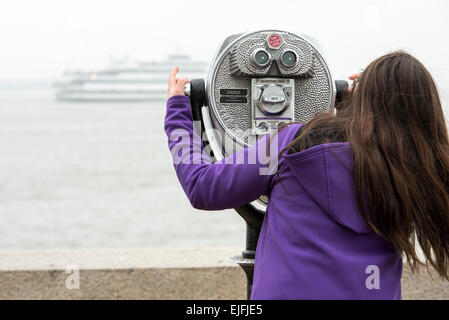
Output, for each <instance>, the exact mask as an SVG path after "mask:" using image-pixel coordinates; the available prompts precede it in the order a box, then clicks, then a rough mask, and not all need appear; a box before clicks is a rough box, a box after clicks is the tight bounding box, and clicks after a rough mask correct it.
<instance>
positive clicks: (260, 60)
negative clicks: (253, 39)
mask: <svg viewBox="0 0 449 320" xmlns="http://www.w3.org/2000/svg"><path fill="white" fill-rule="evenodd" d="M251 61H252V63H253V64H254V65H255V66H256V67H259V68H265V67H266V66H267V65H268V64H269V63H270V61H271V55H270V54H269V53H268V51H266V50H265V49H256V50H254V51H253V53H252V54H251Z"/></svg>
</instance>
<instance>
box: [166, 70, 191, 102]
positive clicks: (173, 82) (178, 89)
mask: <svg viewBox="0 0 449 320" xmlns="http://www.w3.org/2000/svg"><path fill="white" fill-rule="evenodd" d="M178 71H179V67H174V68H173V70H172V71H171V72H170V75H169V76H168V90H167V98H171V97H173V96H183V95H184V86H185V85H186V83H188V82H189V79H187V77H181V78H179V79H178V78H176V74H177V73H178Z"/></svg>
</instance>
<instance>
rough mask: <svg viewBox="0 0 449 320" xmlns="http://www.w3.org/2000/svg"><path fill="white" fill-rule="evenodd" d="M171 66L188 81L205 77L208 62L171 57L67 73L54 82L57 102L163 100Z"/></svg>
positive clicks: (183, 57)
mask: <svg viewBox="0 0 449 320" xmlns="http://www.w3.org/2000/svg"><path fill="white" fill-rule="evenodd" d="M174 66H179V67H180V73H182V74H184V75H188V76H189V78H192V79H193V78H204V77H205V76H206V72H207V63H206V62H203V61H194V60H192V59H191V57H190V56H188V55H179V54H178V55H171V56H169V57H168V59H167V60H165V61H146V62H145V61H142V62H134V63H132V62H129V61H121V62H118V63H114V64H113V65H111V67H109V68H105V69H100V70H96V71H88V72H87V71H66V72H64V74H63V77H62V79H60V80H59V81H57V82H55V83H54V85H55V87H56V99H57V100H60V101H78V102H83V101H86V102H87V101H89V102H114V101H117V102H134V101H135V102H138V101H154V100H162V99H165V98H166V95H167V79H168V74H169V72H170V71H171V70H172V68H173V67H174Z"/></svg>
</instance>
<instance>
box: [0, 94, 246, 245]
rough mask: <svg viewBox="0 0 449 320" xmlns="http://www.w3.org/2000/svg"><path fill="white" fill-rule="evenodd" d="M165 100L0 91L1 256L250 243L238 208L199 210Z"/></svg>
mask: <svg viewBox="0 0 449 320" xmlns="http://www.w3.org/2000/svg"><path fill="white" fill-rule="evenodd" d="M164 115H165V103H164V101H161V102H160V103H128V104H127V103H62V102H56V101H54V99H53V92H52V91H51V90H34V91H26V92H25V91H19V90H17V91H8V92H0V249H72V248H142V247H197V246H240V247H242V248H243V246H244V238H245V226H244V223H243V220H242V219H241V218H240V217H239V216H238V215H237V214H236V213H235V212H234V211H233V210H226V211H221V212H204V211H198V210H195V209H193V208H191V206H190V204H189V202H188V200H187V198H186V196H185V195H184V193H183V191H182V189H181V187H180V185H179V183H178V180H177V178H176V175H175V173H174V170H173V168H172V165H171V159H170V154H169V152H168V148H167V142H166V137H165V133H164V131H163V118H164Z"/></svg>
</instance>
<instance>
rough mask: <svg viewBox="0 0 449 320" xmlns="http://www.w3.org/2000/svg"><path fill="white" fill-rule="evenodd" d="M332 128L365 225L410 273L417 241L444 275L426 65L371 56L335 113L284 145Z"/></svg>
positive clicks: (438, 164) (441, 186) (448, 243)
mask: <svg viewBox="0 0 449 320" xmlns="http://www.w3.org/2000/svg"><path fill="white" fill-rule="evenodd" d="M335 131H338V132H340V135H343V136H344V137H345V139H346V140H347V141H348V142H349V143H350V145H351V149H352V155H353V163H354V168H353V169H354V171H353V174H354V182H355V186H356V190H357V201H358V205H359V209H360V212H361V214H362V215H363V217H364V219H365V221H366V223H367V224H368V225H369V226H371V228H372V229H373V230H374V231H375V232H376V233H377V234H378V235H380V236H381V237H383V238H384V239H386V240H387V241H389V242H390V243H391V244H392V245H393V247H394V248H395V249H396V250H397V251H398V252H400V253H401V254H403V255H405V257H406V258H407V260H408V262H409V264H410V267H411V268H412V270H413V271H414V270H415V269H416V268H417V267H418V266H419V265H421V264H422V262H421V261H420V260H419V258H418V254H417V252H416V247H415V242H416V241H415V239H416V240H417V241H418V243H419V245H420V246H421V248H422V251H423V254H424V256H425V263H426V265H427V266H429V264H430V265H431V266H433V267H434V268H435V270H436V271H437V272H438V274H439V275H440V276H442V277H443V278H445V279H449V270H448V262H449V139H448V132H447V128H446V123H445V119H444V114H443V110H442V106H441V101H440V98H439V94H438V89H437V87H436V85H435V82H434V80H433V78H432V76H431V74H430V73H429V71H427V69H426V68H425V67H424V66H423V64H422V63H421V62H419V61H418V60H417V59H416V58H414V57H413V56H411V55H410V54H407V53H405V52H401V51H399V52H394V53H391V54H387V55H385V56H382V57H380V58H378V59H376V60H375V61H373V62H372V63H371V64H370V65H369V66H368V67H367V68H366V69H365V70H364V72H363V73H362V74H361V76H360V78H359V83H358V87H357V89H356V90H353V92H352V93H351V94H350V95H349V96H348V97H347V99H346V101H344V102H343V103H342V106H341V109H340V110H338V111H337V114H336V115H334V114H331V113H321V114H319V115H317V116H316V117H315V118H313V119H312V120H311V121H309V122H308V123H307V124H306V125H304V128H303V130H302V132H301V134H300V135H299V136H298V137H297V138H295V139H294V140H293V141H292V143H290V145H289V146H288V147H287V148H286V149H290V150H291V149H294V150H299V151H301V150H304V149H305V148H306V147H307V141H308V137H310V136H311V134H312V133H314V132H315V133H316V132H324V133H326V132H335ZM321 136H322V137H324V138H323V141H321V142H322V143H325V142H328V141H326V137H328V136H329V135H328V134H322V135H321ZM281 154H282V153H281Z"/></svg>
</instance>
